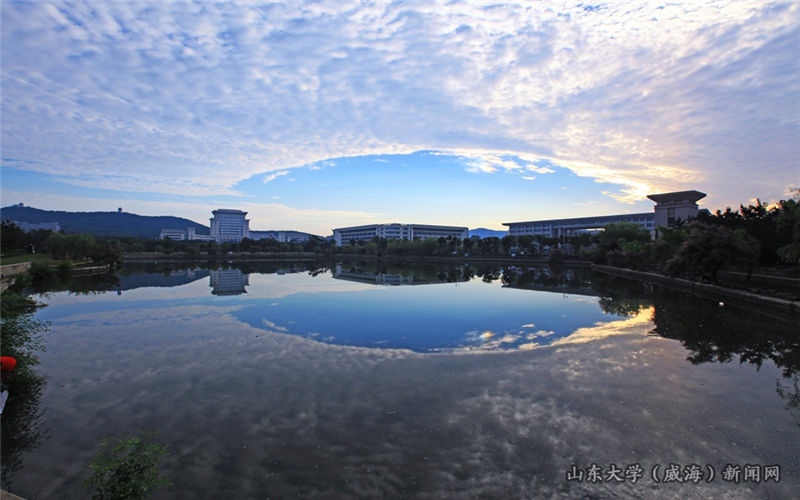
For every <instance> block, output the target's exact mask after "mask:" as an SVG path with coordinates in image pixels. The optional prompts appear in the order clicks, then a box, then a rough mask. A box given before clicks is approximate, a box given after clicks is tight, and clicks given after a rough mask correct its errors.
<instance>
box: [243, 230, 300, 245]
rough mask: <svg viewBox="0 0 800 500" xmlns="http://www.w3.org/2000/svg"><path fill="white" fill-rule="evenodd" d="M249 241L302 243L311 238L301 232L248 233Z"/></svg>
mask: <svg viewBox="0 0 800 500" xmlns="http://www.w3.org/2000/svg"><path fill="white" fill-rule="evenodd" d="M248 238H250V239H251V240H263V239H271V240H275V241H280V242H281V243H292V242H299V243H303V242H305V241H308V240H309V239H310V238H311V234H309V233H303V232H301V231H250V236H248Z"/></svg>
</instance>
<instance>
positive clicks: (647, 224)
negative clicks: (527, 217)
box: [503, 212, 655, 238]
mask: <svg viewBox="0 0 800 500" xmlns="http://www.w3.org/2000/svg"><path fill="white" fill-rule="evenodd" d="M654 220H655V216H654V214H653V213H652V212H645V213H638V214H623V215H595V216H591V217H574V218H571V219H549V220H535V221H527V222H504V223H503V225H504V226H508V234H509V236H525V235H531V236H545V237H547V238H560V237H562V236H573V235H575V234H578V233H580V232H583V231H586V230H588V229H598V228H601V227H603V226H605V225H606V224H612V223H616V222H630V223H633V224H639V225H640V226H642V227H643V228H644V229H647V230H648V231H651V232H652V231H653V230H655V225H654Z"/></svg>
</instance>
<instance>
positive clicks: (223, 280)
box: [209, 269, 250, 295]
mask: <svg viewBox="0 0 800 500" xmlns="http://www.w3.org/2000/svg"><path fill="white" fill-rule="evenodd" d="M209 278H210V284H209V286H211V288H212V290H211V293H212V294H213V295H241V294H243V293H247V290H245V287H246V286H249V285H250V275H249V274H244V273H243V272H242V270H241V269H211V270H210V272H209Z"/></svg>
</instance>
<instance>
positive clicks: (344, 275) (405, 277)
mask: <svg viewBox="0 0 800 500" xmlns="http://www.w3.org/2000/svg"><path fill="white" fill-rule="evenodd" d="M332 274H333V278H334V279H337V280H346V281H357V282H359V283H372V284H375V285H391V286H397V285H430V284H434V283H452V282H459V281H461V282H464V281H468V278H466V277H464V276H463V275H462V273H461V272H460V271H459V272H458V273H452V272H451V273H449V274H445V273H438V274H437V273H427V274H426V273H425V272H424V271H423V270H419V269H404V270H402V271H401V270H398V272H396V273H389V272H382V271H381V270H379V269H377V268H376V269H369V268H367V267H356V266H342V265H341V264H337V265H336V267H335V268H333V269H332Z"/></svg>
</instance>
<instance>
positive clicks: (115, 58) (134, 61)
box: [0, 1, 800, 202]
mask: <svg viewBox="0 0 800 500" xmlns="http://www.w3.org/2000/svg"><path fill="white" fill-rule="evenodd" d="M594 7H597V8H594ZM0 9H2V16H3V30H2V35H1V36H2V58H3V66H2V84H3V99H4V102H3V107H2V144H3V149H4V155H6V156H9V157H12V158H17V159H20V160H21V161H24V162H27V163H24V164H21V165H24V166H21V167H20V168H26V169H30V170H33V171H37V172H44V173H49V174H53V175H61V176H62V177H63V179H64V182H70V183H74V184H76V185H82V186H83V185H91V186H98V187H106V186H110V185H117V186H119V185H126V186H130V189H131V190H135V191H139V192H176V193H177V192H182V190H190V191H191V192H192V193H194V194H197V195H211V194H213V193H219V192H228V193H230V194H232V195H235V194H236V193H234V192H232V191H231V188H232V186H234V185H235V184H236V183H237V182H239V181H241V180H243V179H246V178H249V177H252V176H253V175H257V174H261V173H264V172H277V171H286V169H289V168H293V167H299V166H303V165H309V164H315V163H316V162H321V161H324V160H326V159H329V158H334V157H343V156H358V155H366V154H395V153H408V152H413V151H417V150H452V151H460V152H461V153H460V154H463V155H465V156H469V157H470V158H472V160H473V161H471V162H470V163H468V166H467V168H468V169H471V170H470V171H474V172H481V173H509V172H522V171H525V170H529V171H534V172H537V173H547V172H544V171H540V170H536V168H538V169H545V170H547V167H535V169H533V170H531V168H530V165H526V164H525V163H518V162H516V161H510V160H508V159H507V157H505V155H507V154H513V155H516V157H517V158H520V159H522V160H523V161H528V160H527V159H530V160H531V162H533V161H539V160H542V159H546V160H548V161H550V162H551V164H552V165H555V166H563V167H566V168H569V169H571V170H573V171H574V172H576V173H577V174H578V175H581V176H587V177H592V178H595V179H598V180H599V181H601V182H613V183H618V184H622V185H623V186H625V188H624V189H623V190H622V193H621V194H620V193H610V192H609V196H614V197H616V198H618V199H619V200H621V201H631V200H633V199H637V198H638V199H641V196H642V195H643V194H646V193H647V192H653V191H659V190H672V189H684V188H700V189H707V190H708V191H709V192H711V191H712V190H711V189H708V188H705V187H704V186H712V185H713V186H714V189H713V191H716V193H717V194H716V196H717V197H718V198H723V197H728V198H731V199H732V201H733V202H738V201H741V200H742V199H746V198H749V197H750V196H752V195H753V193H754V192H757V193H758V195H760V196H762V197H766V198H770V197H779V196H780V195H781V193H782V192H783V190H784V188H785V186H786V185H787V184H789V183H791V182H793V181H794V179H796V177H797V166H796V159H797V157H798V156H800V144H798V141H797V137H798V133H799V131H800V124H799V123H798V118H797V117H798V115H797V105H796V103H797V102H798V101H800V62H799V61H798V58H797V57H796V56H797V53H796V47H797V46H798V45H800V28H798V26H800V22H798V21H799V20H800V5H798V4H796V3H794V2H791V3H785V4H782V3H774V4H773V3H763V4H762V3H750V2H735V1H726V2H716V3H713V4H706V3H687V4H683V3H669V4H665V5H663V6H659V5H657V4H650V3H642V4H631V3H630V2H624V3H617V2H609V3H605V2H598V4H597V5H596V6H593V8H591V9H587V8H585V6H580V5H576V4H574V3H566V2H565V3H562V4H552V3H547V4H532V5H528V6H525V7H524V8H523V7H522V6H519V5H514V4H498V5H488V4H482V3H477V2H450V3H447V4H444V3H441V4H439V3H436V4H424V5H416V4H404V3H376V4H353V5H344V6H343V5H341V4H340V3H338V2H333V1H323V2H315V3H309V4H303V3H291V4H271V5H261V4H257V3H255V4H254V3H245V4H233V3H223V4H214V5H208V4H203V3H188V2H180V3H179V2H109V3H99V2H98V3H89V4H73V3H66V2H64V3H62V2H31V3H19V2H3V3H2V5H1V6H0ZM482 151H485V152H489V153H491V154H494V155H495V158H494V159H493V160H487V158H486V157H485V156H483V155H482V153H481V152H482ZM755 169H757V170H756V171H757V172H758V174H759V175H757V176H751V175H750V174H752V172H753V171H754V170H755ZM270 175H278V174H268V176H270ZM745 176H747V177H748V178H750V179H751V181H750V182H748V183H747V186H742V183H741V182H740V179H741V178H743V177H745ZM713 200H714V198H713V195H712V197H710V201H713Z"/></svg>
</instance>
